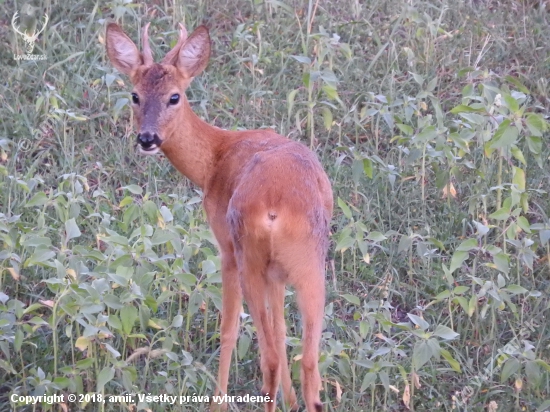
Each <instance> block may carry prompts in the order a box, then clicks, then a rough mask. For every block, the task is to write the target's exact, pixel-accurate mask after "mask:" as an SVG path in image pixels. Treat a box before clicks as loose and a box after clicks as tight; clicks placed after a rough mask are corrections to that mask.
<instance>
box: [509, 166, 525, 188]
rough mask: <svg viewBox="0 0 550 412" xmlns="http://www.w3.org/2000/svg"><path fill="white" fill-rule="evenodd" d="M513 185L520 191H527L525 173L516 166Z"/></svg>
mask: <svg viewBox="0 0 550 412" xmlns="http://www.w3.org/2000/svg"><path fill="white" fill-rule="evenodd" d="M512 183H513V184H515V185H517V187H518V190H521V191H522V192H524V191H525V171H524V170H523V169H521V168H519V167H515V166H514V177H513V178H512Z"/></svg>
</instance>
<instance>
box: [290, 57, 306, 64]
mask: <svg viewBox="0 0 550 412" xmlns="http://www.w3.org/2000/svg"><path fill="white" fill-rule="evenodd" d="M290 57H292V58H293V59H294V60H296V61H297V62H299V63H302V64H311V59H310V58H309V57H307V56H296V55H290Z"/></svg>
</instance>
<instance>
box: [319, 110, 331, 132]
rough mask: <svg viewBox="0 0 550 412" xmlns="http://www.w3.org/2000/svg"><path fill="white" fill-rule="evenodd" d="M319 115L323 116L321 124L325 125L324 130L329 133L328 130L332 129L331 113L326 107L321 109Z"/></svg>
mask: <svg viewBox="0 0 550 412" xmlns="http://www.w3.org/2000/svg"><path fill="white" fill-rule="evenodd" d="M321 114H322V116H323V124H324V125H325V129H326V130H327V131H330V129H332V119H333V118H332V112H331V111H330V109H329V108H328V107H322V108H321Z"/></svg>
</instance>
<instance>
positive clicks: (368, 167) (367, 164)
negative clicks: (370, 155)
mask: <svg viewBox="0 0 550 412" xmlns="http://www.w3.org/2000/svg"><path fill="white" fill-rule="evenodd" d="M363 170H364V171H365V174H366V175H367V177H368V178H369V179H372V176H373V168H372V160H370V159H363Z"/></svg>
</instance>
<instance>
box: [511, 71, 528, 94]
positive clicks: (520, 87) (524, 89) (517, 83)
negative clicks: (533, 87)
mask: <svg viewBox="0 0 550 412" xmlns="http://www.w3.org/2000/svg"><path fill="white" fill-rule="evenodd" d="M505 79H506V81H507V82H510V83H512V84H513V85H514V86H516V87H517V88H518V90H519V91H520V92H522V93H525V94H531V93H530V92H529V89H528V88H527V87H525V86H524V85H523V83H521V82H520V81H519V79H517V78H516V77H513V76H510V75H508V76H506V77H505Z"/></svg>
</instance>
